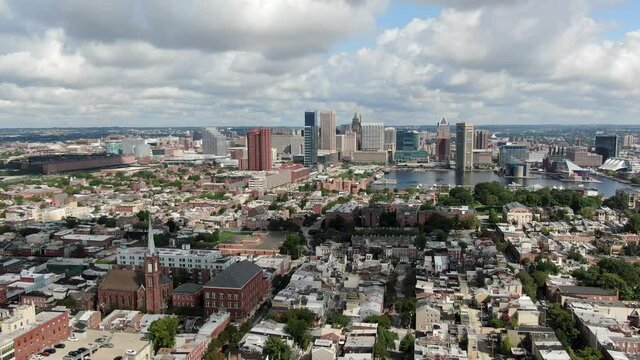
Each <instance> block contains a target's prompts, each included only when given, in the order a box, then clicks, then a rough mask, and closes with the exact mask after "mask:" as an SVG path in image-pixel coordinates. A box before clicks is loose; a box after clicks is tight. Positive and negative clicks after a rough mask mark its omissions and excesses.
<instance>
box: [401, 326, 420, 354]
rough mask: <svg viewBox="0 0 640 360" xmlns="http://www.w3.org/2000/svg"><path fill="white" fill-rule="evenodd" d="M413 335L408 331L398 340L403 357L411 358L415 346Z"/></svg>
mask: <svg viewBox="0 0 640 360" xmlns="http://www.w3.org/2000/svg"><path fill="white" fill-rule="evenodd" d="M415 340H416V339H415V337H414V336H413V334H411V333H410V332H407V334H406V335H405V336H404V337H403V338H402V340H401V341H400V351H402V353H403V354H404V356H405V358H407V359H413V349H414V346H415Z"/></svg>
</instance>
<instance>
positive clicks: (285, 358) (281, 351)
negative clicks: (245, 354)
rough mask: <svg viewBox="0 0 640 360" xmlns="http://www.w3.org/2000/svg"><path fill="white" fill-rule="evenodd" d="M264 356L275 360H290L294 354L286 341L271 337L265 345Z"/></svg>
mask: <svg viewBox="0 0 640 360" xmlns="http://www.w3.org/2000/svg"><path fill="white" fill-rule="evenodd" d="M262 355H265V356H268V357H269V359H273V360H289V359H291V356H292V353H291V348H290V347H289V345H287V343H286V342H285V341H284V340H282V339H279V338H277V337H274V336H269V337H268V338H267V342H266V343H265V345H264V350H263V352H262Z"/></svg>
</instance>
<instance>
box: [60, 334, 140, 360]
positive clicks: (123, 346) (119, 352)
mask: <svg viewBox="0 0 640 360" xmlns="http://www.w3.org/2000/svg"><path fill="white" fill-rule="evenodd" d="M75 335H76V337H77V338H78V341H76V342H71V341H65V342H64V344H65V345H66V347H65V348H64V349H56V350H57V351H56V353H55V354H52V355H50V356H48V357H47V359H50V360H63V358H64V356H65V355H67V354H68V353H69V351H73V350H76V349H78V348H81V347H86V348H91V346H92V345H94V344H96V339H98V338H100V337H102V336H112V339H111V342H112V343H113V344H114V347H112V348H106V347H102V348H99V349H98V351H97V352H96V353H95V354H93V355H92V356H91V358H92V359H113V358H115V357H117V356H122V357H123V358H126V356H125V351H126V350H135V351H137V352H140V351H142V350H143V349H144V348H145V347H146V346H150V341H149V340H148V339H145V338H144V336H143V335H141V334H140V333H126V332H110V331H102V330H87V331H86V332H84V333H75ZM89 344H91V345H89Z"/></svg>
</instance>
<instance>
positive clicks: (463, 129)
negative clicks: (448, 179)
mask: <svg viewBox="0 0 640 360" xmlns="http://www.w3.org/2000/svg"><path fill="white" fill-rule="evenodd" d="M473 134H474V131H473V124H469V123H457V124H456V170H457V171H471V170H473Z"/></svg>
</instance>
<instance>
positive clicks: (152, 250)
mask: <svg viewBox="0 0 640 360" xmlns="http://www.w3.org/2000/svg"><path fill="white" fill-rule="evenodd" d="M147 239H148V240H147V246H148V248H149V254H150V255H153V254H155V253H156V243H155V241H153V218H152V217H151V214H149V230H148V234H147Z"/></svg>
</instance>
